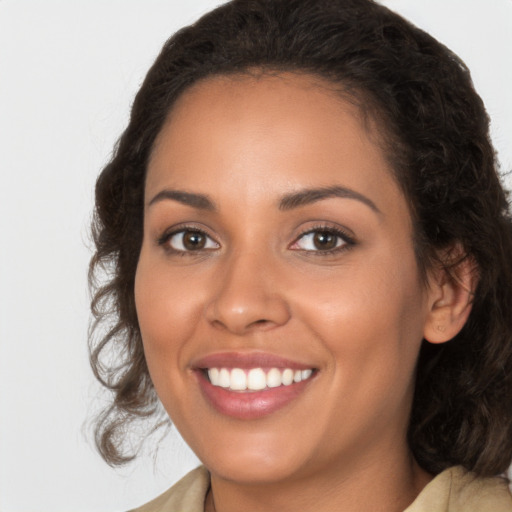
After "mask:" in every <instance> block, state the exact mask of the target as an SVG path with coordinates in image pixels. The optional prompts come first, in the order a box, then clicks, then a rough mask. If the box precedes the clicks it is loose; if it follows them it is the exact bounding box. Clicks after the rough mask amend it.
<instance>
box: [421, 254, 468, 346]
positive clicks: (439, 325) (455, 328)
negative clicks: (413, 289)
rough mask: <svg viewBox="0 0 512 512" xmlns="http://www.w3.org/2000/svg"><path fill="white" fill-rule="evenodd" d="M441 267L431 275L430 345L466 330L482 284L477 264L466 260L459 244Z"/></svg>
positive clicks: (427, 327) (425, 334)
mask: <svg viewBox="0 0 512 512" xmlns="http://www.w3.org/2000/svg"><path fill="white" fill-rule="evenodd" d="M439 261H440V265H439V266H438V267H437V268H436V269H433V270H432V271H430V272H429V289H428V308H429V309H428V312H427V318H426V321H425V327H424V332H423V337H424V338H425V339H426V340H427V341H429V342H430V343H444V342H446V341H449V340H451V339H452V338H453V337H454V336H456V335H457V334H458V333H459V332H460V330H461V329H462V328H463V327H464V324H465V323H466V321H467V319H468V317H469V314H470V313H471V306H472V302H473V297H474V292H475V289H476V285H477V282H478V272H477V267H476V264H475V263H474V261H473V260H472V259H471V258H470V257H467V256H466V257H464V251H463V249H462V247H461V246H460V245H459V244H458V245H457V246H455V247H452V248H451V249H450V250H448V251H446V252H443V255H442V257H440V258H439Z"/></svg>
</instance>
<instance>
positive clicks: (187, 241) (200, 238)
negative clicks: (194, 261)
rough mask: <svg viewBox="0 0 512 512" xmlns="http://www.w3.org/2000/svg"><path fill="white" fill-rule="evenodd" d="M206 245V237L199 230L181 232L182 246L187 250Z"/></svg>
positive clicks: (194, 249) (201, 247)
mask: <svg viewBox="0 0 512 512" xmlns="http://www.w3.org/2000/svg"><path fill="white" fill-rule="evenodd" d="M205 245H206V237H205V236H204V235H203V233H199V231H187V232H186V233H184V234H183V247H185V249H187V250H188V251H197V250H198V249H203V248H204V246H205Z"/></svg>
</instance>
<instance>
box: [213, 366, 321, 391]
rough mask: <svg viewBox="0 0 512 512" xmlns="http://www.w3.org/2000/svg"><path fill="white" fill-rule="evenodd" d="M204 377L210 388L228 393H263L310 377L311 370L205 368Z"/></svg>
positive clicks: (312, 371) (312, 370)
mask: <svg viewBox="0 0 512 512" xmlns="http://www.w3.org/2000/svg"><path fill="white" fill-rule="evenodd" d="M203 372H204V375H205V376H206V377H207V378H208V380H209V382H210V383H211V384H212V386H215V387H220V388H224V389H226V390H229V391H239V392H243V391H246V392H247V391H249V392H250V391H263V390H267V389H273V388H279V387H286V386H291V385H293V384H297V383H299V382H303V381H305V380H308V379H310V378H311V377H312V375H313V373H314V369H313V368H308V369H304V370H294V369H292V368H268V369H265V368H251V369H248V368H207V369H203Z"/></svg>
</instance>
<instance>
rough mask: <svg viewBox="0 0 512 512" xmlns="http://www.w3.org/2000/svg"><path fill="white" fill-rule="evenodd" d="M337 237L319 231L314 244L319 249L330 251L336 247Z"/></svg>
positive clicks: (327, 232)
mask: <svg viewBox="0 0 512 512" xmlns="http://www.w3.org/2000/svg"><path fill="white" fill-rule="evenodd" d="M336 238H337V236H336V235H333V234H332V233H329V231H318V232H316V233H315V236H314V239H313V242H314V244H315V247H316V248H317V249H322V250H324V251H325V250H329V249H334V248H335V247H336Z"/></svg>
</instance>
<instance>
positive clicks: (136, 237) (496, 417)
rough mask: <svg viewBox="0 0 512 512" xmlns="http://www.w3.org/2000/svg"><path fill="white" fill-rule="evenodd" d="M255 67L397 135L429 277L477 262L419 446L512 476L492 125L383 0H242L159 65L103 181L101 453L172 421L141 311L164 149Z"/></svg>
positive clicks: (456, 63) (418, 425)
mask: <svg viewBox="0 0 512 512" xmlns="http://www.w3.org/2000/svg"><path fill="white" fill-rule="evenodd" d="M254 69H258V70H263V71H265V70H267V71H268V72H277V73H279V72H283V71H292V72H299V73H308V74H312V75H315V76H318V77H321V78H322V79H324V80H326V81H328V82H329V83H332V84H333V85H334V86H335V87H336V88H337V89H338V90H340V92H341V93H342V94H344V95H345V96H347V95H348V96H349V97H351V98H352V99H353V100H354V101H355V102H356V103H357V105H359V107H360V109H361V112H362V114H364V116H369V118H370V119H373V120H375V121H377V123H378V124H379V126H380V127H381V131H384V133H385V139H386V140H385V151H386V154H387V155H388V158H389V160H390V161H391V162H392V167H393V169H394V171H395V173H396V178H397V181H398V183H399V184H400V185H401V186H402V189H403V191H404V194H405V196H406V198H407V200H408V202H409V205H410V209H411V212H412V216H413V219H414V222H415V248H416V253H417V259H418V263H419V266H420V268H422V269H423V270H425V269H428V268H430V266H431V265H433V264H434V258H435V255H436V254H439V253H440V251H442V250H443V249H444V248H446V247H449V246H453V244H459V246H460V247H462V248H463V252H464V254H463V256H462V257H464V258H471V261H472V262H474V263H475V265H476V267H477V269H478V275H479V282H478V287H477V289H476V291H475V296H474V303H473V309H472V313H471V315H470V317H469V320H468V322H467V323H466V325H465V326H464V328H463V329H462V331H461V332H460V333H459V334H458V335H457V336H456V337H455V338H454V339H453V340H451V341H450V342H449V343H444V344H441V345H431V344H429V343H428V342H426V341H424V343H423V346H422V349H421V352H420V356H419V361H418V367H417V383H416V391H415V396H414V401H413V407H412V415H411V421H410V427H409V443H410V447H411V450H412V452H413V453H414V456H415V457H416V459H417V461H418V463H419V464H420V465H421V466H422V467H423V468H424V469H426V470H427V471H429V472H431V473H434V474H435V473H438V472H440V471H442V470H443V469H445V468H447V467H450V466H453V465H462V466H464V467H465V468H467V469H469V470H472V471H475V472H476V473H477V474H479V475H481V476H487V475H496V474H499V473H502V472H504V471H505V470H506V469H507V468H508V466H509V464H510V462H511V459H512V227H511V226H512V221H511V218H510V214H509V206H508V202H507V196H506V193H505V192H504V190H503V188H502V186H501V184H500V179H499V175H498V170H497V163H496V158H495V153H494V150H493V147H492V145H491V143H490V139H489V120H488V116H487V113H486V111H485V108H484V106H483V103H482V101H481V99H480V97H479V96H478V95H477V93H476V92H475V90H474V88H473V85H472V81H471V78H470V74H469V71H468V69H467V68H466V66H465V65H464V63H463V62H462V61H461V60H460V59H459V58H458V57H457V56H456V55H454V54H453V53H452V52H451V51H450V50H449V49H447V48H446V47H445V46H443V45H442V44H440V43H439V42H438V41H436V40H435V39H434V38H432V37H431V36H430V35H428V34H426V33H425V32H423V31H422V30H420V29H418V28H416V27H414V26H413V25H411V24H410V23H409V22H407V21H405V20H404V19H403V18H401V17H400V16H398V15H396V14H395V13H393V12H391V11H389V10H388V9H387V8H385V7H382V6H380V5H378V4H376V3H374V2H373V1H372V0H315V1H314V2H313V1H311V0H233V1H231V2H228V3H227V4H224V5H222V6H221V7H218V8H217V9H215V10H213V11H212V12H210V13H209V14H207V15H205V16H204V17H202V18H201V19H200V20H199V21H198V22H196V23H195V24H193V25H191V26H189V27H186V28H184V29H182V30H180V31H179V32H178V33H177V34H175V35H174V36H173V37H171V38H170V39H169V40H168V41H167V42H166V43H165V45H164V47H163V49H162V51H161V53H160V55H159V56H158V58H157V59H156V61H155V63H154V65H153V66H152V67H151V69H150V70H149V72H148V74H147V76H146V79H145V81H144V83H143V84H142V86H141V88H140V91H139V92H138V94H137V96H136V98H135V101H134V103H133V107H132V111H131V118H130V122H129V125H128V127H127V128H126V130H125V132H124V133H123V135H122V136H121V138H120V140H119V142H118V144H117V146H116V148H115V151H114V154H113V157H112V159H111V161H110V163H109V164H108V165H107V166H106V167H105V168H104V169H103V171H102V173H101V175H100V176H99V178H98V181H97V184H96V209H95V216H94V220H93V224H92V231H93V236H94V241H95V244H96V253H95V254H94V256H93V258H92V260H91V263H90V284H91V289H92V292H93V300H92V311H93V315H94V318H95V321H94V323H93V325H92V329H91V333H90V354H91V364H92V368H93V370H94V373H95V375H96V377H97V378H98V379H99V380H100V382H101V383H102V384H103V385H104V386H105V387H106V388H108V389H109V390H110V391H111V393H112V397H113V400H112V403H111V405H110V406H109V407H108V408H107V409H106V410H105V411H104V412H103V414H102V415H101V416H100V417H99V418H98V420H97V422H96V430H95V434H96V442H97V445H98V447H99V450H100V452H101V454H102V456H103V457H104V458H105V460H106V461H107V462H109V463H110V464H122V463H125V462H127V461H128V460H130V459H132V458H133V457H134V452H133V451H132V452H131V453H125V450H124V448H126V446H124V445H123V440H124V438H125V434H126V433H127V432H128V431H129V428H130V425H132V422H133V421H135V420H138V419H141V418H147V417H150V416H152V417H155V416H156V417H159V416H158V413H159V411H160V408H159V401H158V398H157V396H156V393H155V391H154V388H153V385H152V382H151V379H150V376H149V373H148V368H147V366H146V361H145V357H144V352H143V347H142V341H141V335H140V331H139V326H138V322H137V314H136V310H135V303H134V278H135V272H136V267H137V261H138V257H139V252H140V247H141V243H142V234H143V227H142V226H143V194H144V183H145V173H146V165H147V162H148V157H149V155H150V152H151V149H152V147H153V144H154V141H155V138H156V137H157V135H158V133H159V132H160V130H161V128H162V126H163V124H164V121H165V119H166V117H167V116H168V114H169V112H170V110H171V109H172V107H173V105H174V103H175V102H176V99H177V98H178V97H179V96H180V94H182V92H183V91H184V90H185V89H187V88H188V87H190V86H191V85H192V84H194V83H196V82H197V81H199V80H201V79H203V78H206V77H209V76H213V75H228V74H245V73H250V72H251V70H254ZM445 264H446V263H445ZM452 264H453V262H452ZM456 264H457V262H455V264H454V265H455V266H456ZM452 270H453V268H452ZM455 271H456V270H455Z"/></svg>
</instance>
